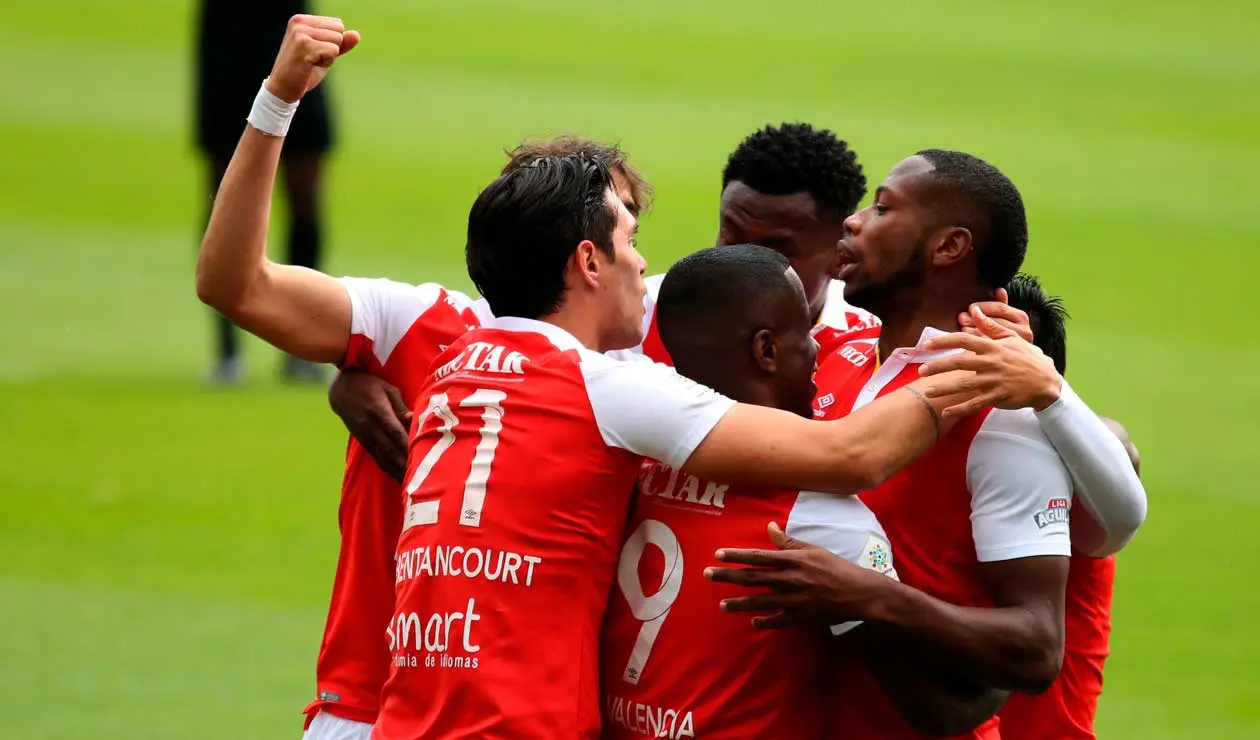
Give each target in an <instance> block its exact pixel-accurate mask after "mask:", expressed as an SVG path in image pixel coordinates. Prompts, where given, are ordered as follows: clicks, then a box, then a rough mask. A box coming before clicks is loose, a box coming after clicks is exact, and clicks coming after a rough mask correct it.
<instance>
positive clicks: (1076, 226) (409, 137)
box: [0, 0, 1260, 740]
mask: <svg viewBox="0 0 1260 740" xmlns="http://www.w3.org/2000/svg"><path fill="white" fill-rule="evenodd" d="M315 9H316V10H317V11H318V12H321V13H325V14H338V15H341V16H342V17H344V18H345V20H346V22H347V25H349V26H351V27H353V28H357V29H359V30H360V31H362V33H363V38H364V41H363V44H362V45H361V47H360V48H359V49H357V50H356V51H355V52H354V53H353V54H352V55H351V56H349V57H347V58H346V59H345V60H343V61H342V62H341V63H339V64H338V65H337V67H336V69H335V71H334V72H333V74H332V76H331V78H330V79H331V81H332V87H331V90H330V93H331V99H332V102H333V103H334V106H335V113H336V120H337V124H338V127H339V143H338V147H337V149H336V150H335V153H334V157H333V159H332V160H331V169H330V171H329V173H328V184H327V187H328V203H327V211H328V215H329V222H328V232H327V237H326V238H327V244H326V248H327V257H326V259H325V263H324V264H325V269H326V270H327V271H329V272H332V273H333V274H356V275H366V276H382V275H384V276H390V277H394V278H397V279H401V280H407V281H411V282H420V281H424V280H439V281H442V282H444V283H446V284H448V285H451V286H452V287H458V288H461V289H468V288H470V285H469V283H468V280H467V276H466V274H465V272H464V269H463V264H462V246H463V227H464V223H465V218H466V215H467V209H468V206H469V205H470V204H471V202H472V199H473V198H474V197H475V195H476V193H477V192H478V190H479V189H480V187H482V186H483V185H484V184H485V183H487V182H488V181H489V180H490V179H492V178H493V176H494V174H495V173H496V172H497V170H498V168H499V167H500V166H501V164H502V162H503V159H504V158H503V154H502V152H503V150H504V148H507V147H512V146H514V145H515V144H516V143H518V142H519V141H520V140H521V139H522V138H524V137H526V136H530V135H550V134H554V133H561V132H566V131H571V132H580V133H583V134H586V135H589V136H593V137H595V138H600V139H609V140H616V141H620V142H621V143H622V145H623V146H624V147H625V148H626V149H627V150H628V151H629V152H630V153H631V157H632V161H633V162H634V163H635V164H637V165H638V166H639V167H640V168H641V169H642V170H643V171H644V172H645V173H646V174H647V176H648V177H649V178H650V179H651V180H652V181H653V183H654V185H655V186H656V189H657V193H658V200H657V205H656V208H655V209H654V211H653V212H651V213H650V214H649V215H648V217H647V218H646V219H645V220H644V222H643V228H642V231H641V236H640V247H641V249H643V251H644V253H645V254H646V255H647V256H648V259H649V261H650V262H651V265H650V268H649V269H650V271H652V272H659V271H662V270H664V269H665V268H666V267H668V265H669V264H670V263H671V261H672V260H673V259H675V258H677V257H678V256H681V255H683V254H685V253H688V252H690V251H692V250H694V249H697V248H700V247H704V246H708V245H711V244H712V243H713V240H714V237H715V234H716V231H717V223H716V221H717V200H718V195H719V192H720V187H721V180H720V174H721V168H722V166H723V164H724V162H725V159H726V156H727V154H728V153H729V152H730V151H731V150H732V149H733V148H734V147H735V146H736V145H737V144H738V143H739V141H740V140H741V139H742V138H743V137H744V136H745V135H747V134H748V133H750V132H752V131H753V130H754V129H756V128H758V127H760V126H763V125H765V124H767V123H778V122H782V121H791V120H804V121H808V122H811V123H813V124H815V125H819V126H825V127H829V128H832V129H833V130H835V131H836V132H838V133H839V134H840V136H841V137H842V138H845V139H847V140H848V141H849V142H850V144H851V146H852V147H854V148H855V149H856V151H857V152H858V154H859V157H860V160H861V162H862V163H863V164H864V166H865V168H866V172H867V176H868V180H869V181H870V182H871V186H872V189H873V187H874V185H875V184H876V183H878V182H879V180H880V179H882V177H883V176H884V174H885V173H886V172H887V170H888V168H889V167H890V166H891V165H892V164H894V163H895V162H896V161H897V160H899V159H900V158H902V157H903V156H906V155H908V154H910V153H912V152H914V151H915V150H917V149H920V148H924V147H943V148H955V149H962V150H966V151H969V152H972V153H974V154H977V155H980V156H982V157H984V158H986V159H988V160H990V161H992V162H994V163H995V164H997V165H998V166H999V167H1001V168H1002V169H1003V170H1004V171H1005V172H1006V173H1007V174H1009V175H1010V176H1011V177H1012V179H1013V180H1014V181H1015V182H1016V184H1017V185H1018V186H1019V187H1020V189H1021V190H1022V192H1023V194H1024V198H1025V201H1026V203H1027V206H1028V211H1029V217H1030V228H1031V234H1032V245H1031V250H1030V257H1029V262H1028V264H1027V266H1026V269H1028V270H1029V271H1031V272H1034V273H1036V274H1038V275H1040V276H1041V277H1042V278H1043V280H1044V282H1045V284H1046V285H1047V287H1048V288H1049V289H1050V290H1051V291H1052V292H1054V293H1058V294H1060V295H1062V296H1063V297H1064V299H1065V301H1066V303H1067V306H1068V309H1069V310H1070V311H1071V313H1072V316H1073V320H1072V321H1071V323H1070V324H1069V338H1070V341H1069V347H1070V356H1071V362H1070V373H1069V377H1070V378H1071V380H1072V382H1073V384H1074V385H1075V386H1076V387H1077V389H1078V390H1080V391H1081V393H1082V395H1084V396H1085V397H1086V398H1087V399H1089V400H1090V401H1091V403H1092V405H1093V406H1094V407H1095V409H1097V410H1098V411H1099V412H1100V413H1104V414H1107V415H1110V416H1114V417H1116V418H1118V419H1120V420H1121V421H1123V422H1124V423H1125V424H1126V425H1128V427H1129V429H1130V431H1131V432H1132V434H1133V437H1134V439H1135V441H1136V442H1137V444H1138V446H1139V447H1140V448H1141V450H1142V453H1143V463H1144V465H1143V474H1144V478H1145V481H1146V484H1147V488H1148V491H1149V495H1150V500H1151V515H1150V518H1149V520H1148V522H1147V524H1146V526H1145V528H1144V530H1143V531H1142V533H1141V534H1140V535H1139V536H1138V539H1137V540H1136V541H1135V542H1134V543H1133V545H1132V546H1131V547H1129V548H1128V549H1126V550H1125V552H1124V553H1122V555H1121V557H1120V561H1119V575H1118V583H1117V594H1116V606H1115V630H1114V636H1113V642H1112V650H1113V656H1112V658H1111V661H1110V662H1109V663H1108V671H1107V677H1106V690H1105V693H1104V696H1103V698H1102V702H1101V711H1100V719H1099V726H1100V736H1101V737H1103V738H1115V739H1117V740H1126V739H1128V738H1149V739H1159V738H1189V737H1211V738H1216V739H1218V740H1225V739H1228V738H1239V739H1241V738H1255V737H1260V698H1258V697H1260V637H1257V630H1256V629H1255V620H1256V613H1257V610H1258V607H1260V595H1258V592H1257V590H1256V589H1255V588H1254V586H1253V584H1252V582H1251V579H1253V578H1254V576H1255V574H1256V573H1257V568H1258V567H1260V536H1257V533H1256V528H1257V525H1258V524H1260V494H1258V493H1257V490H1256V484H1255V474H1254V468H1253V467H1252V466H1253V465H1254V464H1255V457H1256V452H1255V445H1256V441H1257V439H1258V437H1260V434H1258V433H1257V432H1258V431H1260V423H1258V422H1257V418H1260V387H1258V386H1257V384H1256V383H1255V382H1254V381H1253V380H1252V379H1251V373H1252V372H1253V371H1254V368H1255V367H1256V366H1257V365H1258V364H1260V340H1257V338H1256V335H1254V334H1252V329H1251V328H1250V324H1251V322H1252V321H1253V320H1254V319H1253V311H1254V306H1255V305H1256V299H1255V298H1254V294H1253V293H1252V291H1251V287H1252V286H1253V285H1254V283H1255V278H1254V275H1253V274H1252V271H1253V270H1255V269H1257V267H1260V250H1258V248H1260V221H1258V220H1257V203H1258V202H1260V178H1258V176H1257V173H1258V172H1260V124H1258V123H1257V122H1258V121H1260V44H1258V43H1257V39H1260V5H1257V4H1255V3H1248V2H1242V0H1234V1H1233V2H1228V1H1225V0H1204V1H1203V2H1199V3H1196V4H1195V5H1194V7H1193V9H1190V8H1187V7H1185V6H1184V4H1183V3H1180V2H1173V1H1172V0H1141V1H1139V0H1058V1H1056V2H1053V3H1050V2H1044V1H1039V2H1024V1H1023V0H973V1H972V2H966V3H962V2H936V3H927V2H913V1H912V0H885V1H884V2H881V3H863V4H855V3H842V2H823V1H818V2H806V1H805V0H778V1H777V2H775V3H773V4H767V3H761V2H754V1H753V0H722V1H720V2H719V1H718V0H638V2H633V3H617V4H597V3H591V2H589V1H581V2H579V1H578V0H534V1H533V2H528V3H516V2H506V1H495V0H428V1H426V2H408V1H407V0H355V1H354V2H350V0H341V1H340V2H333V1H331V0H329V1H327V2H317V3H316V4H315ZM194 22H195V5H194V3H192V2H189V1H188V0H127V1H124V0H113V1H109V0H60V1H59V2H55V3H17V2H6V3H4V7H3V9H0V39H3V43H0V91H3V92H2V93H0V317H2V318H0V447H2V448H3V449H4V450H5V453H6V454H5V456H4V461H3V462H0V510H2V513H0V716H3V717H4V725H5V730H4V733H5V734H6V735H9V736H12V737H21V738H50V739H51V738H81V737H97V738H114V737H119V738H121V737H145V738H181V739H191V738H203V737H204V738H220V737H239V738H275V737H294V738H296V737H298V735H299V733H300V730H301V724H300V723H301V719H302V718H301V716H300V714H299V712H300V710H301V708H302V706H303V705H304V703H305V702H306V701H307V700H308V699H309V698H310V696H311V695H312V692H313V680H314V679H313V666H314V662H315V656H316V651H317V648H318V644H319V638H320V635H321V633H322V627H323V620H324V616H325V608H326V605H327V597H328V592H329V588H330V584H331V581H332V576H333V566H334V563H335V559H336V553H337V542H338V540H337V529H336V522H337V519H336V508H337V501H338V494H339V483H340V472H341V468H342V461H343V458H342V455H343V451H344V444H345V435H344V432H343V430H342V428H341V426H340V424H339V422H338V421H337V420H336V419H335V418H334V417H333V415H332V414H331V413H330V412H329V411H328V407H327V403H326V399H325V396H324V393H323V388H322V386H318V385H315V386H309V385H308V386H297V387H295V386H288V385H284V384H282V383H280V382H279V380H278V371H279V368H280V366H281V358H280V357H279V355H278V353H276V352H274V351H273V350H271V349H270V348H266V347H263V346H261V345H260V344H258V343H257V342H254V341H253V340H250V342H248V343H247V344H246V347H245V361H246V366H247V370H248V376H247V378H246V380H245V382H244V383H243V384H242V385H241V386H239V387H236V388H231V389H214V388H211V387H209V386H208V385H207V384H206V383H205V382H204V375H205V371H206V369H207V367H208V365H209V362H210V358H211V354H212V353H211V347H212V325H211V321H210V318H209V316H208V314H207V313H206V311H204V310H203V308H202V306H201V305H200V304H199V303H198V302H197V299H196V297H195V295H194V291H193V264H194V253H195V249H196V245H197V244H198V242H199V239H200V232H201V227H202V223H203V220H202V219H203V218H204V212H205V208H206V205H207V196H206V195H205V178H206V175H205V170H204V165H203V163H202V162H201V161H200V160H199V159H198V158H197V156H196V153H195V149H194V147H193V141H194V139H193V126H192V100H193V85H192V80H193V76H192V62H193V39H194ZM243 123H244V122H243V120H242V122H241V124H242V126H243ZM279 213H280V214H281V215H283V210H280V211H279ZM275 227H276V228H275V233H276V234H277V235H279V234H281V233H282V230H283V227H284V219H283V217H281V218H279V219H277V223H276V224H275ZM282 243H283V241H282V239H280V238H279V237H278V236H277V238H276V239H273V249H277V247H275V246H274V245H277V244H282ZM1209 361H1211V362H1217V363H1220V364H1221V367H1220V368H1216V369H1213V368H1211V367H1208V365H1209V364H1211V363H1210V362H1209Z"/></svg>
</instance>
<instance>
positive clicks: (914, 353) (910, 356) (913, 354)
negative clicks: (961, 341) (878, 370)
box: [889, 326, 962, 365]
mask: <svg viewBox="0 0 1260 740" xmlns="http://www.w3.org/2000/svg"><path fill="white" fill-rule="evenodd" d="M948 333H949V332H946V331H941V330H940V329H936V328H934V327H931V326H925V327H923V332H922V333H921V334H919V341H918V342H917V343H916V344H915V345H914V346H913V347H900V348H898V349H896V350H893V353H892V354H891V355H889V358H890V359H898V360H901V361H902V362H905V363H907V364H916V365H917V364H922V363H927V362H931V361H932V360H939V359H941V358H942V357H949V356H950V355H952V354H954V353H956V352H961V351H962V350H957V349H938V350H935V351H933V350H928V349H924V347H923V345H924V344H927V340H929V339H931V338H932V337H939V336H942V335H945V334H948Z"/></svg>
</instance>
